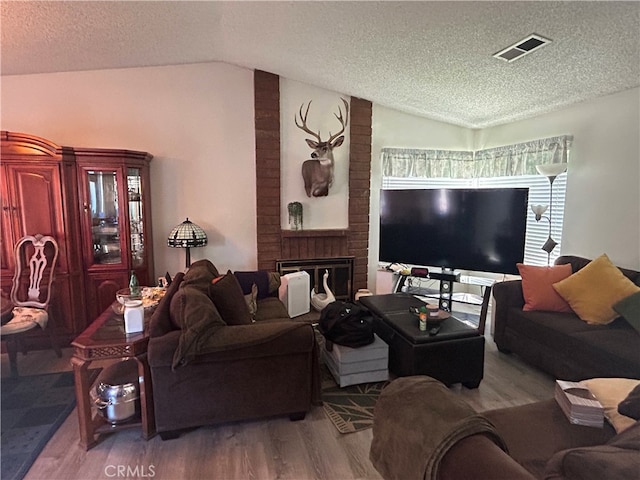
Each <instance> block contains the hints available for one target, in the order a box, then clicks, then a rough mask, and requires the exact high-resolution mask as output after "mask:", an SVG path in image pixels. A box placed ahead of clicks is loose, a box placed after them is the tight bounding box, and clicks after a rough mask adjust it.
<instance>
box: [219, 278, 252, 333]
mask: <svg viewBox="0 0 640 480" xmlns="http://www.w3.org/2000/svg"><path fill="white" fill-rule="evenodd" d="M209 297H210V298H211V300H212V301H213V303H214V304H215V306H216V308H217V309H218V311H219V312H220V315H221V316H222V319H223V320H224V321H225V322H226V323H227V325H248V324H250V323H252V321H251V314H250V313H249V307H248V306H247V303H246V302H245V300H244V295H243V294H242V288H241V287H240V283H238V279H237V278H236V277H235V276H234V275H233V274H232V273H231V270H229V271H228V272H227V274H226V275H223V276H221V277H217V278H214V279H213V280H212V281H211V285H209Z"/></svg>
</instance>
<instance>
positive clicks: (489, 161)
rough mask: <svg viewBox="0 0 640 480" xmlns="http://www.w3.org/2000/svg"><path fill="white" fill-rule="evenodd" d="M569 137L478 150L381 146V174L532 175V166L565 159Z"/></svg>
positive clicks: (477, 176) (534, 173)
mask: <svg viewBox="0 0 640 480" xmlns="http://www.w3.org/2000/svg"><path fill="white" fill-rule="evenodd" d="M572 142H573V136H571V135H564V136H558V137H550V138H542V139H538V140H532V141H530V142H525V143H517V144H513V145H505V146H502V147H495V148H489V149H484V150H478V151H475V152H473V151H453V150H424V149H408V148H383V149H382V174H383V176H385V177H427V178H490V177H507V176H520V175H536V174H537V171H536V168H535V167H536V165H543V164H547V163H563V162H568V161H569V150H570V148H571V144H572Z"/></svg>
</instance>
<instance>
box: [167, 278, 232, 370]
mask: <svg viewBox="0 0 640 480" xmlns="http://www.w3.org/2000/svg"><path fill="white" fill-rule="evenodd" d="M176 298H177V300H176V301H175V305H174V299H176ZM171 307H172V308H171V310H172V312H173V314H174V315H175V317H176V318H175V319H173V320H172V321H173V322H176V323H177V324H180V325H181V326H182V333H181V334H180V340H179V341H178V348H176V351H175V352H174V354H173V364H172V367H173V368H174V369H175V368H177V367H178V366H181V365H186V364H187V363H189V361H191V360H192V359H193V357H194V356H195V355H197V354H198V352H199V349H200V347H201V346H202V345H204V344H206V342H207V340H208V339H209V338H211V337H212V336H213V335H214V334H215V333H216V332H217V331H218V330H219V329H220V328H222V327H224V326H225V322H224V321H223V319H222V318H221V317H220V314H219V313H218V310H217V309H216V306H215V305H214V304H213V302H212V301H211V299H210V298H209V297H208V296H207V295H206V294H204V293H203V292H201V291H200V290H198V289H197V288H194V287H185V288H181V289H180V290H179V291H178V292H177V293H176V294H175V295H174V298H172V299H171Z"/></svg>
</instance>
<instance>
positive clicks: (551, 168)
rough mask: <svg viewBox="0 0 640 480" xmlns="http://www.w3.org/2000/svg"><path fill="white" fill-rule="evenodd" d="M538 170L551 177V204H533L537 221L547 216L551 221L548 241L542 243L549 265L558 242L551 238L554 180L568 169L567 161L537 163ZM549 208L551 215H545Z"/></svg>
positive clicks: (532, 207)
mask: <svg viewBox="0 0 640 480" xmlns="http://www.w3.org/2000/svg"><path fill="white" fill-rule="evenodd" d="M536 170H537V171H538V173H539V174H540V175H544V176H545V177H547V179H549V185H550V186H549V205H548V206H547V205H532V206H531V210H532V211H533V213H534V214H535V216H536V222H539V221H540V220H541V219H543V218H545V219H546V220H547V221H548V222H549V237H548V238H547V241H546V242H544V245H542V250H544V251H545V252H547V265H549V264H550V263H551V252H553V249H554V248H556V246H557V245H558V242H556V241H555V240H554V239H553V238H551V215H552V211H553V208H552V207H553V181H554V180H555V179H556V177H557V176H558V175H560V174H561V173H563V172H565V171H566V170H567V164H566V163H547V164H544V165H536ZM547 208H548V209H549V215H548V216H547V215H544V213H545V212H546V211H547Z"/></svg>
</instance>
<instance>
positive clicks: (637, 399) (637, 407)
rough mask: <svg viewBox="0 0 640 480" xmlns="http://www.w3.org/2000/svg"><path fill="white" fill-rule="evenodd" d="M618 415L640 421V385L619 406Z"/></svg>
mask: <svg viewBox="0 0 640 480" xmlns="http://www.w3.org/2000/svg"><path fill="white" fill-rule="evenodd" d="M618 413H619V414H620V415H624V416H625V417H630V418H633V419H634V420H640V385H638V386H637V387H635V388H634V389H633V390H631V392H630V393H629V395H627V398H625V399H624V400H622V401H621V402H620V403H619V404H618Z"/></svg>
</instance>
